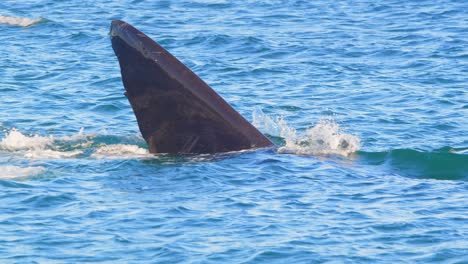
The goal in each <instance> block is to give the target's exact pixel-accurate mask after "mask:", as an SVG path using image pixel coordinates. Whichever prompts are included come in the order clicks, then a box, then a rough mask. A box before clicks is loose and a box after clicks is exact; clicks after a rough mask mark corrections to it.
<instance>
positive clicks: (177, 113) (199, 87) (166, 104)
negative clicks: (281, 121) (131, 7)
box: [110, 20, 273, 153]
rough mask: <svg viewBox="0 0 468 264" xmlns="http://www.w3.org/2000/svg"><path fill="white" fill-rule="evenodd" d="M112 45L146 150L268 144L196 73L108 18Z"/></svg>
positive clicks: (125, 25) (208, 149) (181, 150)
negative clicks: (145, 143)
mask: <svg viewBox="0 0 468 264" xmlns="http://www.w3.org/2000/svg"><path fill="white" fill-rule="evenodd" d="M110 35H111V41H112V48H113V49H114V52H115V54H116V56H117V58H118V60H119V64H120V70H121V74H122V81H123V84H124V87H125V90H126V93H125V95H126V96H127V98H128V100H129V101H130V104H131V106H132V108H133V111H134V113H135V116H136V119H137V122H138V126H139V128H140V131H141V134H142V136H143V138H144V139H145V140H146V142H147V144H148V147H149V150H150V152H151V153H216V152H228V151H237V150H242V149H250V148H262V147H269V146H273V143H272V142H271V141H270V140H269V139H268V138H266V137H265V136H264V135H263V134H262V133H261V132H260V131H258V130H257V129H256V128H255V127H254V126H252V125H251V124H250V123H249V122H248V121H247V120H245V119H244V118H243V117H242V116H241V115H240V114H239V113H238V112H237V111H236V110H234V109H233V108H232V107H231V106H230V105H229V104H228V103H226V101H224V100H223V98H221V96H219V95H218V94H217V93H216V92H215V91H214V90H213V89H211V88H210V87H209V86H208V85H207V84H206V83H205V82H204V81H203V80H201V79H200V78H199V77H198V76H197V75H196V74H195V73H193V72H192V71H191V70H190V69H189V68H187V67H186V66H185V65H184V64H183V63H181V62H180V61H179V60H178V59H177V58H175V57H174V56H173V55H172V54H170V53H169V52H168V51H167V50H165V49H164V48H163V47H161V46H160V45H159V44H157V43H156V42H155V41H153V40H152V39H150V38H149V37H148V36H146V35H145V34H143V33H142V32H140V31H139V30H137V29H136V28H134V27H133V26H131V25H130V24H128V23H126V22H123V21H120V20H115V21H112V24H111V30H110Z"/></svg>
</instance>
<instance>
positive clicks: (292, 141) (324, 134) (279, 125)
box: [253, 110, 360, 156]
mask: <svg viewBox="0 0 468 264" xmlns="http://www.w3.org/2000/svg"><path fill="white" fill-rule="evenodd" d="M253 123H254V125H255V126H256V127H258V128H259V129H260V130H262V131H263V132H265V133H266V134H269V135H272V136H278V137H281V138H283V139H284V141H285V145H284V146H281V147H280V148H278V153H288V154H297V155H341V156H348V155H349V154H351V153H353V152H356V151H358V150H359V148H360V140H359V138H358V137H356V136H354V135H350V134H346V133H345V132H344V131H343V130H342V129H341V128H340V126H339V125H338V124H337V123H335V122H334V121H333V120H320V121H319V122H318V123H317V124H315V125H314V126H313V127H311V128H308V129H307V130H306V131H305V132H304V133H303V135H298V134H297V131H296V130H295V129H294V128H292V127H290V126H289V125H288V124H287V122H286V121H285V120H284V119H283V118H281V117H275V118H271V117H270V116H268V115H266V114H264V113H263V112H262V111H258V110H257V111H255V112H254V113H253Z"/></svg>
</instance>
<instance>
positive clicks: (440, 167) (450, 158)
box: [357, 147, 468, 180]
mask: <svg viewBox="0 0 468 264" xmlns="http://www.w3.org/2000/svg"><path fill="white" fill-rule="evenodd" d="M357 157H358V158H359V159H358V161H359V162H362V163H366V164H371V165H381V166H385V167H387V168H388V169H389V170H390V171H391V172H392V173H395V174H398V175H401V176H407V177H413V178H429V179H438V180H468V155H466V153H464V152H459V150H457V149H454V148H450V147H445V148H441V149H436V150H432V151H421V150H415V149H393V150H389V151H383V152H364V151H360V152H359V153H358V154H357Z"/></svg>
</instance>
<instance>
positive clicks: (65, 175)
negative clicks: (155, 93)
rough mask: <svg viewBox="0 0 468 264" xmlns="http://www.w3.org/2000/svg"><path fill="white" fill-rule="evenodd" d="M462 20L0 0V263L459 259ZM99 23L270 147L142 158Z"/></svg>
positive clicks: (313, 8) (317, 5)
mask: <svg viewBox="0 0 468 264" xmlns="http://www.w3.org/2000/svg"><path fill="white" fill-rule="evenodd" d="M24 2H26V3H24ZM467 10H468V3H467V2H466V1H402V0H393V1H337V2H331V1H329V2H326V1H320V2H310V1H229V0H227V1H222V0H220V1H215V0H214V1H209V0H199V1H177V2H174V1H137V0H135V1H129V0H127V1H87V0H82V1H58V0H53V1H41V0H37V1H21V3H20V2H19V1H12V0H4V1H2V2H1V3H0V44H1V48H0V94H1V101H0V113H1V114H0V128H1V132H0V140H1V141H0V178H1V179H0V189H1V191H0V262H4V263H76V262H93V263H95V262H107V263H116V262H118V263H146V262H149V263H323V262H329V263H343V262H345V263H405V262H406V263H467V260H468V206H467V200H468V187H467V181H468V132H467V131H468V122H467V121H468V94H467V93H468V77H467V76H468V39H467V36H466V33H467V32H468V13H467ZM35 19H38V20H35ZM113 19H122V20H125V21H127V22H129V23H131V24H133V25H134V26H135V27H137V28H139V29H140V30H142V31H143V32H145V33H146V34H147V35H149V36H150V37H152V38H153V39H155V40H156V41H158V42H159V43H160V44H161V45H162V46H164V47H165V48H167V49H168V50H169V51H170V52H171V53H173V54H174V55H175V56H177V57H178V58H179V59H180V60H182V61H183V62H184V63H185V64H186V65H187V66H189V67H190V68H191V69H193V71H194V72H196V73H197V74H198V75H200V77H201V78H203V79H204V80H205V81H206V82H207V83H209V84H210V85H211V86H212V87H213V88H214V89H215V90H216V91H217V92H218V93H219V94H221V95H222V96H223V97H224V98H225V99H226V100H227V101H228V102H229V103H230V104H232V105H233V106H234V108H235V109H237V110H238V111H239V112H240V113H241V114H242V115H244V116H245V117H246V118H247V119H249V120H250V121H253V122H254V123H255V125H256V126H257V127H259V129H260V130H262V131H263V132H264V133H266V134H268V136H269V137H270V138H271V139H272V140H273V141H274V142H275V143H277V144H278V148H275V149H265V150H259V151H250V152H241V153H230V154H219V155H201V156H200V155H199V156H197V155H189V156H173V155H172V156H171V155H158V156H153V155H150V154H148V153H147V150H146V149H147V147H146V145H145V142H144V140H143V139H142V138H141V136H140V135H139V130H138V127H137V123H136V120H135V117H134V115H133V113H132V110H131V107H130V105H129V103H128V101H127V99H126V98H125V96H124V95H123V91H124V89H123V86H122V83H121V78H120V70H119V65H118V62H117V59H116V58H115V56H114V54H113V51H112V48H111V46H110V40H109V36H108V30H109V26H110V21H111V20H113ZM343 140H345V141H346V142H347V144H346V146H343V144H342V142H343Z"/></svg>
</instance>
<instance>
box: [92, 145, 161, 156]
mask: <svg viewBox="0 0 468 264" xmlns="http://www.w3.org/2000/svg"><path fill="white" fill-rule="evenodd" d="M91 157H93V158H97V159H131V158H152V157H154V156H153V155H151V154H150V153H149V152H148V150H147V149H144V148H140V147H139V146H137V145H128V144H114V145H102V146H100V147H99V148H97V149H96V150H95V152H94V153H93V154H92V155H91Z"/></svg>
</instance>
